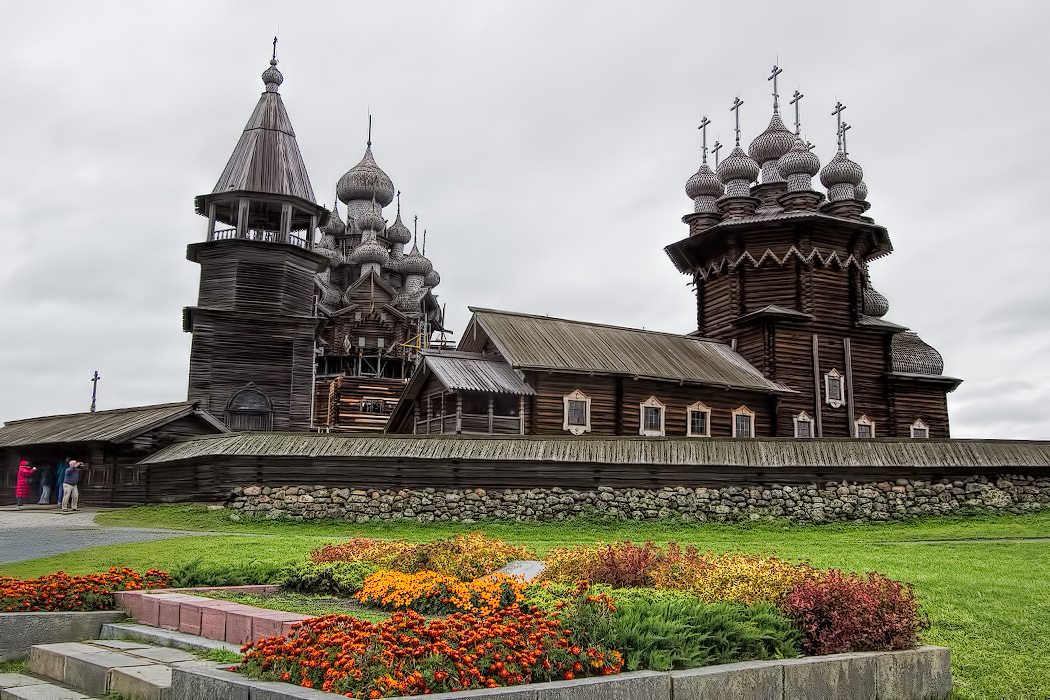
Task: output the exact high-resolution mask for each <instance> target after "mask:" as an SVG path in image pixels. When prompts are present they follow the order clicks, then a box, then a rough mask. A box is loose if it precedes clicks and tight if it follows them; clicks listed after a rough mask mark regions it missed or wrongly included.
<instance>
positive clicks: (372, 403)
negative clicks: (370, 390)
mask: <svg viewBox="0 0 1050 700" xmlns="http://www.w3.org/2000/svg"><path fill="white" fill-rule="evenodd" d="M384 408H385V407H384V405H383V399H361V413H383V410H384Z"/></svg>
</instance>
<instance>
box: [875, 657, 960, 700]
mask: <svg viewBox="0 0 1050 700" xmlns="http://www.w3.org/2000/svg"><path fill="white" fill-rule="evenodd" d="M951 662H952V658H951V649H948V648H947V647H935V646H922V647H919V648H917V649H905V650H903V651H891V652H886V653H884V654H879V656H878V657H877V658H876V659H875V679H876V680H875V684H876V688H877V689H878V698H879V700H900V699H902V698H922V700H927V699H928V698H937V699H938V700H940V698H946V697H948V694H949V693H951V691H952V667H951Z"/></svg>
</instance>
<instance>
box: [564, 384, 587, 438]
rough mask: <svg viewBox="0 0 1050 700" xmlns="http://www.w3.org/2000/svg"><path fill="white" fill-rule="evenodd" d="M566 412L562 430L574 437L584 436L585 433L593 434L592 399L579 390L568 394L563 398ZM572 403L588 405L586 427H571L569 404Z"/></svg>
mask: <svg viewBox="0 0 1050 700" xmlns="http://www.w3.org/2000/svg"><path fill="white" fill-rule="evenodd" d="M562 400H563V402H564V407H565V410H564V412H563V416H564V418H563V423H562V429H563V430H567V431H569V432H570V433H572V434H573V435H583V434H584V433H589V432H591V397H590V396H587V395H586V394H584V393H583V392H582V391H580V390H579V389H577V390H576V391H574V392H572V393H571V394H567V395H566V396H564V397H563V399H562ZM570 401H583V402H585V403H586V404H587V424H586V425H569V402H570Z"/></svg>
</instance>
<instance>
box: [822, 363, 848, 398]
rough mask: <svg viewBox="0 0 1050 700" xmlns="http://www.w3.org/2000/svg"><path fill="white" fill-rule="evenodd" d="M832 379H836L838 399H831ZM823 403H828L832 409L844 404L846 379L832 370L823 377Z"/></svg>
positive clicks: (835, 370)
mask: <svg viewBox="0 0 1050 700" xmlns="http://www.w3.org/2000/svg"><path fill="white" fill-rule="evenodd" d="M832 379H837V380H838V382H839V397H838V398H837V399H832V398H831V380H832ZM824 401H826V402H827V403H829V404H830V405H831V407H832V408H838V407H839V406H842V405H843V404H845V403H846V379H845V378H844V377H843V376H842V375H841V374H839V371H838V370H837V369H833V370H831V371H830V372H828V373H827V374H825V375H824Z"/></svg>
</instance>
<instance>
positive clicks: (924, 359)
mask: <svg viewBox="0 0 1050 700" xmlns="http://www.w3.org/2000/svg"><path fill="white" fill-rule="evenodd" d="M890 359H891V360H892V362H893V371H894V372H907V373H909V374H931V375H939V374H941V373H942V372H943V371H944V359H943V358H941V353H939V352H937V351H936V350H934V349H933V348H932V347H930V346H929V345H927V344H926V343H924V342H923V340H922V338H920V337H919V336H918V334H917V333H913V332H912V331H904V332H902V333H894V334H893V338H892V339H891V340H890Z"/></svg>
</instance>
